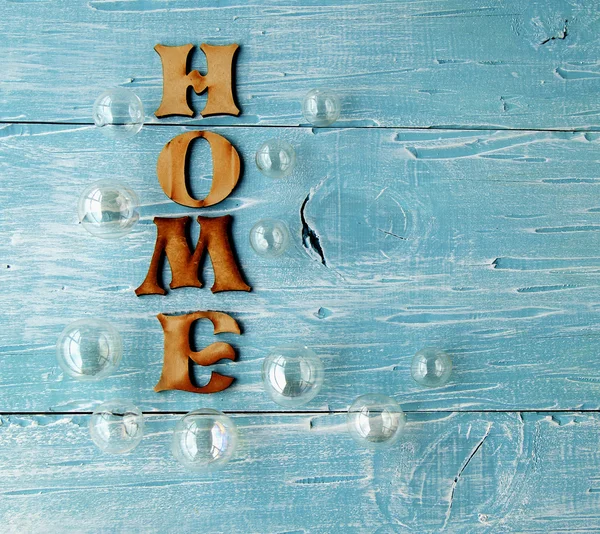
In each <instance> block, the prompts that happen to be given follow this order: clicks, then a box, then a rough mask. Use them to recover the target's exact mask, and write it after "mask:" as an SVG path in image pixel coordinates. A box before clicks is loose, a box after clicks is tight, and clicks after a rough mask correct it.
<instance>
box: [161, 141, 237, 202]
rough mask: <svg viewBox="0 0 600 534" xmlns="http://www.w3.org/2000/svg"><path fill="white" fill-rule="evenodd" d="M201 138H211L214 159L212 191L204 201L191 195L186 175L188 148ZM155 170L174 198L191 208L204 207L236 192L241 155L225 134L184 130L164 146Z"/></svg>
mask: <svg viewBox="0 0 600 534" xmlns="http://www.w3.org/2000/svg"><path fill="white" fill-rule="evenodd" d="M199 137H203V138H204V139H206V140H207V141H208V144H209V145H210V149H211V153H212V162H213V179H212V184H211V187H210V191H209V193H208V195H206V197H205V198H203V199H202V200H198V199H196V198H194V197H192V196H191V195H190V193H189V191H188V189H187V184H186V176H185V164H186V159H187V151H188V148H189V146H190V144H191V142H192V141H193V140H194V139H197V138H199ZM156 173H157V174H158V181H159V183H160V186H161V187H162V189H163V191H164V192H165V194H166V195H167V196H168V197H169V198H170V199H171V200H173V201H175V202H177V204H181V205H182V206H187V207H189V208H204V207H206V206H213V205H214V204H218V203H219V202H221V201H222V200H224V199H226V198H227V197H228V196H229V194H230V193H231V192H232V191H233V188H234V187H235V186H236V184H237V182H238V180H239V178H240V156H239V154H238V153H237V150H236V149H235V147H234V146H233V145H232V144H231V143H230V142H229V141H228V140H227V139H225V138H224V137H223V136H222V135H219V134H216V133H212V132H205V131H193V132H185V133H182V134H180V135H178V136H177V137H174V138H173V139H171V140H170V141H169V142H168V143H167V144H166V145H165V146H164V148H163V149H162V151H161V153H160V154H159V156H158V163H157V164H156Z"/></svg>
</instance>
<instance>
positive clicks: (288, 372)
mask: <svg viewBox="0 0 600 534" xmlns="http://www.w3.org/2000/svg"><path fill="white" fill-rule="evenodd" d="M324 374H325V371H324V369H323V362H322V361H321V359H320V358H319V357H318V356H317V355H316V354H315V353H314V352H313V351H312V350H310V349H309V348H308V347H304V346H302V345H284V346H282V347H277V348H276V349H275V350H273V351H272V352H271V353H270V354H269V355H268V356H267V357H266V358H265V360H264V362H263V367H262V381H263V385H264V388H265V390H266V391H267V393H268V394H269V395H270V396H271V398H272V399H273V400H274V401H275V402H276V403H277V404H279V405H281V406H287V407H296V406H302V405H303V404H306V403H307V402H309V401H311V400H312V399H314V398H315V397H316V396H317V394H318V393H319V391H320V389H321V386H322V385H323V377H324Z"/></svg>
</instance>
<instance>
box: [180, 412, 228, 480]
mask: <svg viewBox="0 0 600 534" xmlns="http://www.w3.org/2000/svg"><path fill="white" fill-rule="evenodd" d="M237 441H238V436H237V429H236V427H235V423H234V422H233V420H232V419H231V418H230V417H228V416H227V415H225V414H224V413H222V412H219V411H218V410H212V409H210V408H203V409H201V410H195V411H193V412H190V413H188V414H187V415H185V416H183V417H182V418H181V419H180V420H179V421H178V422H177V425H176V427H175V430H174V431H173V437H172V440H171V453H172V454H173V456H174V457H175V459H176V460H177V461H178V462H179V463H180V464H181V465H183V466H185V467H187V468H188V469H191V470H194V471H213V470H215V469H218V468H220V467H222V466H223V464H225V463H227V462H228V461H229V460H230V459H231V458H232V456H233V455H234V453H235V450H236V448H237Z"/></svg>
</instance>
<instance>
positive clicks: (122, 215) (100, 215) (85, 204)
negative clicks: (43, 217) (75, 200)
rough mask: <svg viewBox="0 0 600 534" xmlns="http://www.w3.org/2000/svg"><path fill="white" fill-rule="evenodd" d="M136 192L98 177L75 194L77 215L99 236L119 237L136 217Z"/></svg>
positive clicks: (137, 204)
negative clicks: (78, 195)
mask: <svg viewBox="0 0 600 534" xmlns="http://www.w3.org/2000/svg"><path fill="white" fill-rule="evenodd" d="M138 208H139V200H138V197H137V195H136V194H135V193H134V192H133V191H132V190H131V189H129V188H128V187H127V186H125V185H123V184H119V183H117V182H113V181H112V180H101V181H99V182H95V183H93V184H91V185H89V186H88V187H87V188H86V189H85V190H84V191H83V193H81V196H80V197H79V204H78V210H77V211H78V214H79V221H80V222H81V224H82V225H83V227H84V228H85V229H86V230H87V231H88V232H89V233H90V234H92V235H94V236H97V237H101V238H103V239H116V238H118V237H122V236H124V235H126V234H128V233H129V232H131V230H132V228H133V227H134V226H135V225H136V223H137V222H138V221H139V219H140V214H139V211H138Z"/></svg>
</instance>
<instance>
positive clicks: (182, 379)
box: [154, 311, 241, 393]
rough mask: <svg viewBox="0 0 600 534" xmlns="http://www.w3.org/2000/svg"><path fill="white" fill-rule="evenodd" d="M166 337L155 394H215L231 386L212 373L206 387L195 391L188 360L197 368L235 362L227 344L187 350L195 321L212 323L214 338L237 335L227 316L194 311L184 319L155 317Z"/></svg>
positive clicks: (167, 316) (226, 379)
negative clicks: (225, 334) (187, 392)
mask: <svg viewBox="0 0 600 534" xmlns="http://www.w3.org/2000/svg"><path fill="white" fill-rule="evenodd" d="M157 317H158V320H159V321H160V324H161V325H162V327H163V331H164V334H165V355H164V361H163V368H162V374H161V375H160V380H159V381H158V384H156V386H155V387H154V391H165V390H167V389H179V390H181V391H191V392H192V393H216V392H217V391H223V390H224V389H227V388H228V387H229V386H230V385H231V383H232V382H233V380H234V379H233V378H232V377H231V376H224V375H221V374H219V373H215V372H212V373H211V375H210V380H209V381H208V384H206V385H205V386H202V387H196V386H195V385H194V384H192V381H191V379H190V366H189V364H190V360H192V361H194V362H196V363H197V364H198V365H213V364H215V363H217V362H218V361H219V360H223V359H227V360H235V351H234V350H233V347H232V346H231V345H230V344H229V343H223V342H218V343H212V344H211V345H209V346H208V347H206V348H204V349H202V350H201V351H199V352H194V351H192V349H191V347H190V329H191V328H192V324H193V323H194V322H195V321H197V320H198V319H208V320H209V321H211V322H212V324H213V327H214V333H215V334H221V333H223V332H231V333H233V334H240V333H241V332H240V327H239V326H238V324H237V322H236V321H235V319H233V318H232V317H231V316H229V315H227V314H226V313H222V312H213V311H197V312H194V313H188V314H186V315H164V314H162V313H159V314H158V315H157Z"/></svg>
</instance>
